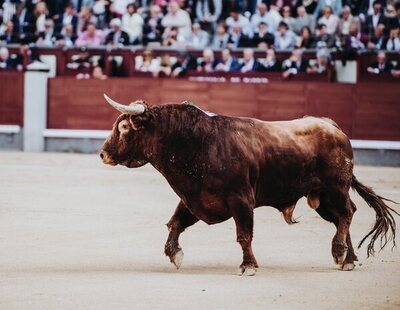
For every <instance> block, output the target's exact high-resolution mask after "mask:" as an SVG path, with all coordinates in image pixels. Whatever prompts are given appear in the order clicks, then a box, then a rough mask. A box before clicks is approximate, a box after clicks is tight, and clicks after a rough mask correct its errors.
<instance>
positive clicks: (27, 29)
mask: <svg viewBox="0 0 400 310" xmlns="http://www.w3.org/2000/svg"><path fill="white" fill-rule="evenodd" d="M12 22H13V24H14V31H15V32H16V33H17V34H18V36H19V38H20V39H22V40H23V39H25V38H27V37H28V38H29V39H31V38H32V37H33V35H34V33H35V17H34V16H33V14H32V12H30V11H29V10H27V8H26V6H25V3H20V4H18V6H17V10H16V12H15V14H14V15H13V17H12Z"/></svg>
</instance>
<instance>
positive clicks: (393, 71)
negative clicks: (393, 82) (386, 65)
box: [390, 61, 400, 78]
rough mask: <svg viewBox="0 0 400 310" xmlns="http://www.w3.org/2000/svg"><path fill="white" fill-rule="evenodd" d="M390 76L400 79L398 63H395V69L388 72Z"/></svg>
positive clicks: (399, 62)
mask: <svg viewBox="0 0 400 310" xmlns="http://www.w3.org/2000/svg"><path fill="white" fill-rule="evenodd" d="M390 74H391V75H392V76H393V77H394V78H400V61H398V62H397V65H396V67H394V68H393V69H392V71H391V72H390Z"/></svg>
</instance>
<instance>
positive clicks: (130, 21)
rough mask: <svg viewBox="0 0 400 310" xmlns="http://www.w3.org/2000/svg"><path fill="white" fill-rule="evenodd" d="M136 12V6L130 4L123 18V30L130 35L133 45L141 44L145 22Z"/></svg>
mask: <svg viewBox="0 0 400 310" xmlns="http://www.w3.org/2000/svg"><path fill="white" fill-rule="evenodd" d="M136 11H137V9H136V5H134V4H132V3H130V4H128V6H127V12H126V13H125V14H124V15H123V16H122V29H123V31H124V32H126V33H127V34H128V35H129V41H130V43H131V44H139V43H140V41H141V40H142V33H143V24H144V21H143V18H142V17H141V16H140V15H139V14H138V13H137V12H136Z"/></svg>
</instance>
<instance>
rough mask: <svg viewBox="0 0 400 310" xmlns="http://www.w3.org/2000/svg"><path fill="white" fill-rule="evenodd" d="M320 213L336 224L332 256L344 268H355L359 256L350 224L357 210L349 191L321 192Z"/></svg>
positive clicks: (346, 269)
mask: <svg viewBox="0 0 400 310" xmlns="http://www.w3.org/2000/svg"><path fill="white" fill-rule="evenodd" d="M320 200H321V201H320V206H319V207H318V208H317V209H316V211H317V212H318V214H319V215H320V216H321V217H322V218H323V219H325V220H326V221H329V222H331V223H333V224H334V225H335V226H336V234H335V236H334V237H333V239H332V256H333V259H334V261H335V263H336V264H338V265H339V266H340V268H341V269H342V270H345V271H350V270H353V269H354V267H355V265H354V261H356V260H357V256H356V255H355V253H354V249H353V245H352V243H351V237H350V230H349V229H350V224H351V221H352V218H353V214H354V212H355V211H356V208H355V205H354V204H353V202H352V201H351V200H350V197H349V195H348V193H346V194H341V193H336V194H333V193H329V195H327V194H326V193H321V197H320Z"/></svg>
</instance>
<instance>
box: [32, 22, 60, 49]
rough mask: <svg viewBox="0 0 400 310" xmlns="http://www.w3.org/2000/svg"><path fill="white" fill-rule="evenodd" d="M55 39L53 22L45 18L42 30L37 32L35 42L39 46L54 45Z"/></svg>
mask: <svg viewBox="0 0 400 310" xmlns="http://www.w3.org/2000/svg"><path fill="white" fill-rule="evenodd" d="M56 41H57V36H56V32H55V29H54V22H53V20H52V19H47V20H46V22H45V24H44V31H42V32H39V35H38V39H37V41H36V44H37V45H40V46H54V45H55V43H56Z"/></svg>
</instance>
